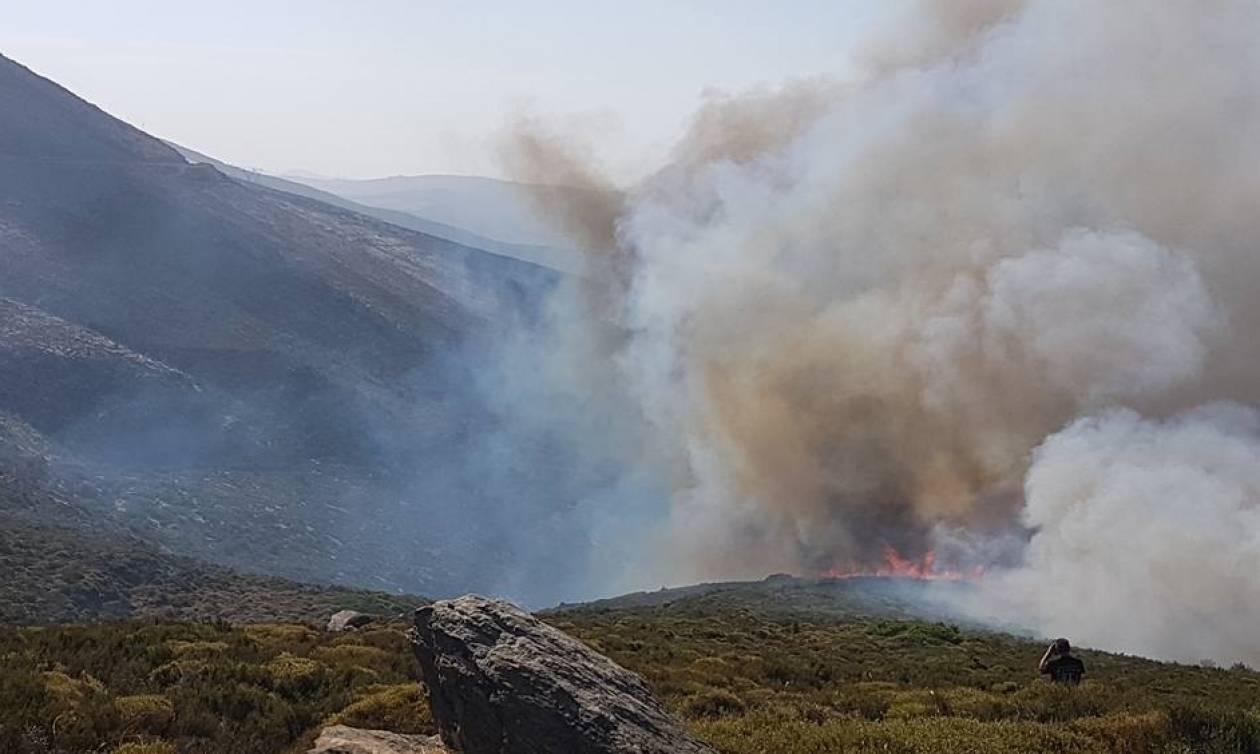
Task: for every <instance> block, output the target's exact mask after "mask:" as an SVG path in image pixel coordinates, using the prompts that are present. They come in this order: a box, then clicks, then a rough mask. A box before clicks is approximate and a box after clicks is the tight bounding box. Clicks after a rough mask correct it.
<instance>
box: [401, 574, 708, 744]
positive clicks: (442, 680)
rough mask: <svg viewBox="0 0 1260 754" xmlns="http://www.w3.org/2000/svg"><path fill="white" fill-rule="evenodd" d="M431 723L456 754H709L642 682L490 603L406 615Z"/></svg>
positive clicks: (466, 602) (452, 604) (461, 603)
mask: <svg viewBox="0 0 1260 754" xmlns="http://www.w3.org/2000/svg"><path fill="white" fill-rule="evenodd" d="M412 645H413V647H414V648H415V651H416V656H417V657H418V658H419V660H420V667H421V669H422V670H423V671H424V682H425V685H426V686H428V689H429V704H430V707H431V708H432V710H433V718H434V720H435V721H436V722H437V725H438V730H439V731H441V734H442V739H443V741H445V743H446V745H447V746H449V747H451V748H452V749H454V750H456V751H459V752H461V753H462V754H712V752H713V750H712V749H710V748H709V747H708V746H706V745H704V744H702V743H700V742H699V741H697V740H696V739H694V738H692V737H691V736H690V735H689V734H688V733H687V732H686V731H685V730H684V729H683V728H682V726H681V725H680V724H679V723H677V722H676V721H675V720H674V719H673V718H671V717H670V716H669V714H668V713H667V712H666V711H665V709H664V707H662V706H661V704H660V702H658V701H657V700H656V699H655V698H654V697H653V696H652V694H651V692H650V691H649V690H648V688H647V686H646V685H645V684H644V682H643V681H642V679H640V678H639V677H638V676H637V675H635V674H634V673H631V672H630V671H628V670H626V669H625V668H622V667H621V666H619V665H617V664H616V663H614V662H613V661H612V660H610V659H608V658H607V657H605V656H603V655H601V654H599V653H598V652H596V651H594V650H592V649H591V648H589V647H587V646H586V645H585V644H583V643H581V642H580V641H578V640H577V639H574V638H572V637H570V636H568V635H567V634H565V633H564V632H562V631H559V630H557V629H555V628H552V627H551V626H548V625H546V624H545V623H543V622H542V621H539V620H538V619H537V618H534V617H533V616H532V615H529V614H528V613H526V612H524V611H523V610H521V609H519V608H517V607H515V606H513V605H510V604H508V603H506V602H502V601H499V600H492V599H487V598H485V597H477V596H471V595H470V596H466V597H460V598H459V599H456V600H447V601H444V602H437V603H435V604H433V605H430V606H428V607H423V608H420V609H419V610H417V611H416V619H415V630H414V631H413V632H412Z"/></svg>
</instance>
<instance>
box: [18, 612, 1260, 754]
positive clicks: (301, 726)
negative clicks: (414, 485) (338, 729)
mask: <svg viewBox="0 0 1260 754" xmlns="http://www.w3.org/2000/svg"><path fill="white" fill-rule="evenodd" d="M768 607H770V606H769V605H765V604H763V605H762V608H760V609H759V608H756V607H754V606H752V605H744V606H743V607H741V608H734V607H732V606H727V607H714V606H706V605H703V604H692V603H690V602H688V601H687V600H685V599H684V600H683V601H681V602H675V603H674V604H672V605H671V606H670V607H637V608H626V609H609V608H599V607H593V606H586V607H582V608H575V609H572V610H567V611H562V612H557V613H552V614H550V615H549V616H548V618H547V620H548V621H549V622H551V623H553V624H554V625H556V626H557V627H559V628H561V629H563V630H565V631H568V632H570V633H572V634H574V635H576V636H577V637H579V638H580V639H582V640H584V641H586V642H587V643H588V644H590V645H591V646H592V647H594V648H595V649H597V650H599V651H601V652H604V653H606V654H608V655H609V656H611V657H612V658H613V659H615V660H616V661H617V662H619V663H621V664H623V665H624V666H626V667H627V668H630V669H631V670H634V671H636V672H638V673H640V674H641V675H642V676H644V677H645V678H646V679H647V681H648V683H649V685H650V686H651V687H652V689H653V691H654V692H655V693H656V694H658V695H659V696H660V697H661V698H662V699H663V700H664V701H665V702H666V704H667V705H668V706H669V707H670V708H671V709H672V710H673V711H674V712H675V713H677V714H678V715H680V716H681V717H682V718H683V719H684V720H685V721H686V722H687V724H688V726H689V727H690V728H691V729H692V731H693V732H694V733H696V734H697V735H698V736H699V737H701V738H703V739H705V740H707V741H709V742H710V743H712V744H713V745H714V746H716V747H717V748H718V750H719V751H721V752H723V754H769V753H771V752H773V753H774V754H822V753H824V752H826V753H829V754H848V753H850V752H869V751H881V752H896V753H898V754H910V753H920V754H927V753H931V754H937V753H939V754H945V753H949V754H957V753H958V752H968V753H970V754H989V753H990V752H992V753H996V752H1022V753H1025V754H1036V753H1040V752H1063V753H1064V754H1066V753H1067V752H1086V753H1087V754H1103V753H1114V754H1173V753H1174V752H1176V753H1179V754H1180V753H1184V752H1215V753H1224V752H1231V753H1238V754H1242V753H1244V752H1254V751H1256V750H1257V748H1258V747H1260V718H1257V717H1256V713H1255V705H1256V701H1257V699H1260V674H1257V673H1255V672H1252V671H1250V670H1247V669H1244V668H1235V669H1231V670H1222V669H1213V668H1202V667H1190V666H1183V665H1172V664H1165V663H1157V662H1152V661H1149V660H1143V659H1140V658H1134V657H1126V656H1123V655H1112V654H1107V653H1101V652H1091V651H1085V652H1083V653H1082V654H1081V656H1082V658H1083V659H1084V661H1085V662H1086V664H1087V667H1088V678H1087V680H1086V682H1085V683H1084V684H1083V685H1082V686H1080V687H1079V688H1068V687H1060V686H1053V685H1051V684H1049V683H1047V682H1045V681H1044V680H1041V679H1039V678H1038V677H1037V676H1036V672H1035V666H1036V663H1037V659H1038V658H1039V656H1040V653H1041V651H1042V645H1041V644H1040V643H1036V642H1030V641H1026V640H1021V639H1017V638H1014V637H1011V636H1007V635H1002V634H993V633H988V632H981V631H972V630H968V629H961V628H959V627H957V626H953V625H950V624H947V623H932V622H922V621H913V620H899V619H890V618H875V617H871V616H869V615H859V614H854V613H848V612H833V613H830V614H818V613H809V612H800V611H798V612H796V613H795V614H787V613H784V612H782V611H777V610H774V609H765V608H768ZM406 627H407V625H406V624H405V623H402V622H385V623H379V624H377V625H375V626H373V627H371V628H369V629H367V630H364V631H357V632H349V633H345V634H327V633H324V632H322V631H318V630H312V628H310V627H308V626H303V625H276V624H267V625H253V626H244V627H234V626H230V625H228V624H224V623H218V624H205V623H172V622H167V621H160V622H152V621H149V622H122V623H104V624H96V625H90V626H75V627H63V628H46V629H39V630H30V629H0V655H3V656H5V657H6V658H7V666H6V673H5V674H3V675H2V676H0V748H3V750H4V751H5V752H6V753H8V752H11V753H12V754H46V752H49V751H67V750H97V749H100V750H105V751H110V750H111V748H112V747H114V746H117V745H118V744H119V743H120V742H123V741H126V742H130V743H133V744H139V743H148V744H149V745H150V746H151V747H153V748H151V749H145V750H144V751H154V752H163V753H166V754H171V753H173V752H176V751H179V752H227V751H231V752H233V753H234V754H263V753H264V752H266V753H268V754H270V753H272V752H301V751H304V750H305V747H306V746H307V745H309V742H310V740H311V739H312V738H313V737H314V735H315V733H316V732H317V730H318V729H319V728H320V727H321V726H322V725H325V724H332V723H345V724H350V725H356V726H360V727H368V728H381V729H387V730H394V731H397V732H425V733H429V732H432V730H433V727H432V722H431V720H430V717H429V714H428V709H427V706H426V703H425V698H424V692H423V689H422V687H421V685H420V684H419V683H418V682H417V681H416V679H417V678H418V672H417V670H418V669H417V668H416V666H415V661H414V658H413V657H412V655H411V653H410V651H409V648H408V645H407V642H406V639H405V636H404V633H403V632H404V630H405V629H406ZM52 720H59V721H60V723H59V724H58V725H56V726H53V725H52V724H51V721H52Z"/></svg>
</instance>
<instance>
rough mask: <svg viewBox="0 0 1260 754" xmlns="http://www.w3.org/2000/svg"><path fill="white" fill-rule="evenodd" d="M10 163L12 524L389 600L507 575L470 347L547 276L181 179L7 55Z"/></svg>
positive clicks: (198, 174)
mask: <svg viewBox="0 0 1260 754" xmlns="http://www.w3.org/2000/svg"><path fill="white" fill-rule="evenodd" d="M0 165H2V167H3V169H0V313H2V315H3V316H0V451H3V452H0V514H2V515H3V517H4V518H5V519H6V520H8V521H11V522H13V524H14V525H17V524H21V525H33V526H49V525H50V526H60V527H70V528H71V530H75V529H78V530H85V531H86V530H91V531H93V532H94V533H96V534H99V535H102V536H104V535H108V534H109V533H110V532H115V533H117V534H118V535H119V536H134V537H138V538H139V539H141V540H142V541H144V542H147V543H150V544H151V545H153V546H155V547H157V548H160V549H162V550H164V551H166V552H169V553H174V554H178V555H187V556H193V557H197V558H202V559H205V560H208V561H212V562H215V563H219V564H223V565H228V566H235V567H242V568H246V569H249V570H253V571H259V572H263V573H268V574H274V575H281V576H286V577H291V578H298V579H309V580H317V581H336V582H339V583H344V584H351V585H363V586H371V587H376V588H384V589H390V590H409V591H416V592H425V593H434V594H441V593H445V592H449V591H453V590H464V589H469V588H481V589H487V590H490V589H493V588H495V586H496V584H501V583H502V581H503V579H505V578H516V577H518V575H519V574H517V571H518V570H519V565H518V564H517V563H516V562H515V561H514V560H513V553H512V551H511V548H510V547H505V546H503V545H502V543H501V542H500V537H501V531H500V530H499V529H497V528H496V527H495V526H494V525H492V523H493V522H496V521H498V519H497V518H496V516H497V514H498V511H499V510H500V509H499V508H496V507H495V506H501V505H502V504H503V501H502V499H500V498H499V497H497V496H492V495H491V494H490V493H485V492H479V491H478V485H477V484H475V483H474V482H475V481H476V478H477V475H478V473H479V472H478V471H477V470H476V469H473V468H471V467H470V466H469V465H468V463H467V461H466V459H467V458H468V457H470V448H473V447H476V445H477V443H479V442H481V438H482V437H483V436H484V434H485V433H486V432H489V431H491V430H492V429H493V427H494V426H495V422H496V417H495V413H494V410H493V408H492V407H491V406H488V405H487V404H486V401H485V396H484V394H483V393H482V392H481V391H480V389H479V381H480V380H481V379H482V378H483V377H484V376H485V375H484V371H485V370H484V369H483V368H484V367H485V366H486V363H485V361H484V360H479V359H478V358H477V355H478V354H482V353H484V351H485V349H486V347H487V343H490V342H492V341H493V340H494V338H496V337H498V336H499V334H501V332H502V331H503V330H504V329H505V328H508V327H510V326H519V325H521V323H525V325H526V326H527V325H528V323H529V322H530V321H532V318H534V317H536V316H537V309H538V305H539V301H540V299H541V297H542V296H543V295H544V294H545V292H546V291H547V290H549V288H550V287H551V286H552V285H554V283H555V280H556V274H555V273H554V272H553V271H551V270H548V269H546V268H544V267H540V266H537V265H534V264H530V263H527V262H523V261H520V260H518V259H513V258H509V257H508V256H504V255H503V254H501V253H488V252H486V251H484V250H481V249H477V248H472V247H469V246H466V245H461V244H459V243H455V242H452V241H450V240H447V239H444V238H439V237H436V236H434V235H428V234H425V233H420V232H416V231H414V230H410V229H408V228H405V227H401V226H400V225H397V224H391V223H386V222H383V221H381V220H379V219H377V218H375V217H369V216H367V215H365V214H361V213H358V212H354V211H351V210H349V209H347V208H346V207H345V206H335V204H332V203H328V202H322V201H318V200H317V199H314V198H310V197H309V196H299V195H297V194H295V193H292V192H283V191H278V190H273V189H271V188H268V187H267V186H265V185H261V184H260V183H259V182H249V181H243V180H234V179H233V178H231V177H228V176H227V175H225V174H224V172H221V171H220V170H219V169H216V168H215V167H214V166H212V165H208V164H190V163H189V162H188V161H187V160H186V159H185V158H184V157H182V156H181V155H180V154H179V153H178V152H176V151H175V150H174V149H172V148H170V147H169V146H167V145H166V144H163V143H162V142H161V141H159V140H157V139H155V138H152V137H150V136H149V135H147V134H145V133H143V132H141V131H139V130H137V129H135V128H133V127H131V126H129V125H127V124H126V123H123V122H121V121H119V120H117V119H115V118H113V117H110V116H109V115H107V114H106V113H104V112H102V111H100V110H99V109H97V108H96V107H94V106H92V105H90V104H88V103H86V102H84V101H82V100H80V99H78V98H77V97H75V96H74V95H73V94H71V93H70V92H68V91H66V90H65V89H62V88H61V87H59V86H57V85H56V84H53V83H52V82H49V81H47V80H45V79H42V78H40V77H39V76H37V75H35V74H34V73H32V72H31V71H29V70H27V69H25V68H23V67H22V66H20V65H18V64H16V63H14V62H13V61H10V60H8V59H7V58H3V57H0ZM343 205H344V203H343ZM546 468H547V465H546V463H545V462H540V463H538V464H534V465H532V468H530V469H528V470H526V471H522V472H520V475H519V478H517V477H514V476H513V474H514V473H515V472H513V471H511V470H507V471H505V472H504V474H505V477H504V484H507V485H509V486H510V487H511V488H512V489H514V490H515V492H516V493H517V494H519V495H520V497H521V500H526V499H534V489H535V488H534V487H531V485H540V484H541V480H542V479H543V477H545V474H546ZM15 485H18V486H28V487H29V486H32V485H33V486H35V487H38V488H39V489H40V490H41V494H42V496H40V497H38V498H30V497H29V496H28V497H26V498H21V499H27V500H30V499H38V500H41V501H43V502H40V503H38V504H19V503H18V502H15V501H17V500H19V498H20V496H15V495H13V494H10V493H11V492H12V490H13V488H14V486H15ZM495 495H497V493H495ZM551 500H552V504H554V505H557V506H561V505H563V499H561V498H551ZM533 514H534V512H533V511H531V510H530V509H529V507H528V506H527V505H524V504H523V503H522V504H520V505H519V510H518V511H515V512H514V513H513V515H516V516H519V517H520V519H519V520H513V521H512V522H511V523H510V525H511V526H512V527H513V528H514V529H516V530H520V528H521V527H524V526H528V525H530V523H529V522H531V521H533V520H535V519H536V518H538V517H536V516H534V515H533ZM505 525H506V524H505ZM540 583H546V580H545V579H544V580H542V581H540Z"/></svg>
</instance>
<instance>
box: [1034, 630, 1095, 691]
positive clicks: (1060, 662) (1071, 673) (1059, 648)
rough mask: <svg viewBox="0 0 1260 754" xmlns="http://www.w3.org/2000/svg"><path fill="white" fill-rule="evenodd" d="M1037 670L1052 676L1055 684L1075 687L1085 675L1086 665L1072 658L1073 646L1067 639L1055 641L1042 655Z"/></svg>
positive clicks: (1051, 678)
mask: <svg viewBox="0 0 1260 754" xmlns="http://www.w3.org/2000/svg"><path fill="white" fill-rule="evenodd" d="M1037 670H1039V671H1041V672H1042V673H1044V674H1046V675H1048V676H1050V680H1051V681H1053V682H1054V683H1067V684H1071V685H1073V686H1075V685H1076V684H1078V683H1080V682H1081V676H1083V675H1085V663H1083V662H1081V661H1080V659H1079V658H1076V657H1073V656H1072V645H1071V644H1069V643H1068V640H1067V639H1055V640H1054V641H1053V642H1051V644H1050V646H1049V647H1048V648H1047V649H1046V653H1045V654H1044V655H1042V657H1041V662H1040V663H1039V664H1038V665H1037Z"/></svg>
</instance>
